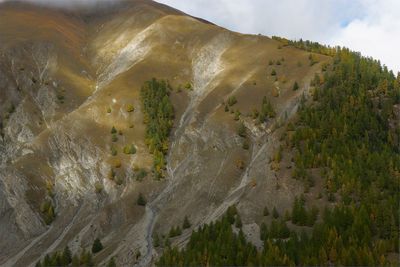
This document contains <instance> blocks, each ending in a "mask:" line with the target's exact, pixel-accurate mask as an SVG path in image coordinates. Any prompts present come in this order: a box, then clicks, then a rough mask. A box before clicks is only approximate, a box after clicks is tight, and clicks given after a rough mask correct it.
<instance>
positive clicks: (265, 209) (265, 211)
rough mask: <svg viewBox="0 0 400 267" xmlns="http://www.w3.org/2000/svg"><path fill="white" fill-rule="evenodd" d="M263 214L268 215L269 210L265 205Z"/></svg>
mask: <svg viewBox="0 0 400 267" xmlns="http://www.w3.org/2000/svg"><path fill="white" fill-rule="evenodd" d="M263 215H264V216H268V215H269V210H268V207H267V206H265V207H264V210H263Z"/></svg>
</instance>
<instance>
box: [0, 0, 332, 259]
mask: <svg viewBox="0 0 400 267" xmlns="http://www.w3.org/2000/svg"><path fill="white" fill-rule="evenodd" d="M0 20H1V22H2V23H1V24H0V39H1V40H5V41H4V42H3V41H2V42H1V44H0V88H1V90H0V112H1V114H2V117H1V122H2V129H1V132H2V135H1V139H0V141H1V143H0V153H1V158H0V163H1V165H0V166H1V167H0V178H1V179H0V181H1V182H0V200H1V206H0V214H1V215H3V216H2V219H1V221H0V224H1V230H0V238H1V240H3V241H2V242H0V251H1V252H0V264H2V265H4V266H28V265H32V264H35V263H36V262H37V260H39V259H40V258H43V257H44V256H45V255H46V254H47V253H50V252H52V251H56V250H62V249H63V248H64V247H65V246H66V245H69V247H70V248H71V250H72V252H73V253H79V251H80V250H81V249H82V248H86V249H90V247H91V245H92V243H93V240H94V239H95V238H96V237H100V238H101V239H102V242H103V244H104V247H105V248H104V250H103V251H101V252H100V253H98V254H96V256H95V258H94V260H95V262H96V263H105V262H107V261H108V260H109V259H110V258H111V257H112V256H116V259H117V262H118V263H119V264H120V265H128V264H134V263H138V264H139V265H147V264H150V263H151V262H152V261H154V259H155V258H156V257H157V256H158V254H159V252H160V251H158V250H155V249H153V248H152V244H149V243H150V242H151V241H152V236H153V234H155V233H156V234H159V235H162V234H168V232H169V229H170V228H171V227H172V226H176V225H180V224H181V223H182V221H183V218H184V217H185V216H188V217H189V218H190V221H191V223H192V229H193V228H194V227H195V226H198V225H201V224H203V223H209V222H211V221H213V220H216V219H218V218H220V217H221V216H222V214H223V213H224V212H225V211H226V209H227V208H228V207H229V206H231V205H233V204H236V205H237V207H238V209H239V212H240V214H242V219H243V224H244V225H245V226H246V228H245V229H247V230H246V234H247V235H248V237H249V238H250V239H251V237H250V235H253V236H254V235H256V233H257V232H258V231H259V230H258V225H257V224H255V222H260V221H261V220H263V218H262V214H261V212H260V210H262V209H263V207H264V206H265V205H268V206H269V207H270V209H271V210H272V207H276V209H277V210H278V212H279V213H280V214H284V213H285V211H286V210H289V209H290V208H291V206H292V203H293V201H294V199H295V196H298V195H300V194H301V193H303V191H304V190H303V184H302V183H301V182H300V181H297V180H294V179H292V178H291V173H292V170H291V167H292V166H293V164H292V163H291V162H290V159H289V156H288V157H287V158H285V159H284V161H283V163H281V164H280V168H279V169H278V168H277V167H276V166H272V167H271V164H272V163H273V162H272V163H271V159H272V158H273V157H274V155H275V154H276V152H277V151H278V150H279V146H280V139H281V135H282V133H283V132H284V131H285V130H284V129H283V128H282V127H280V126H282V125H283V124H284V123H285V122H286V121H288V120H289V119H290V118H291V117H292V116H293V115H294V114H295V112H296V110H297V107H298V105H299V102H300V99H301V97H302V95H305V96H308V95H309V93H310V92H311V91H312V89H313V88H312V87H311V86H310V81H311V80H312V79H313V78H314V75H315V73H321V72H322V67H323V66H324V65H326V64H330V63H331V62H332V58H331V57H329V56H324V55H321V54H316V53H313V57H312V59H310V56H309V55H310V53H309V52H306V51H303V50H300V49H297V48H294V47H291V46H282V44H281V43H280V42H279V41H277V40H272V39H270V38H267V37H263V36H251V35H242V34H238V33H233V32H230V31H227V30H225V29H222V28H220V27H218V26H215V25H213V24H211V23H207V22H204V21H201V20H199V19H196V18H193V17H190V16H188V15H185V14H183V13H181V12H179V11H177V10H174V9H171V8H169V7H166V6H164V5H160V4H157V3H155V2H152V1H124V2H122V4H118V5H115V6H113V7H112V8H110V9H101V8H100V9H99V10H97V11H88V10H70V11H65V10H59V9H51V8H39V7H37V6H34V5H32V6H31V5H26V4H15V3H5V4H1V6H0ZM270 61H273V62H271V65H270V63H269V62H270ZM313 61H315V62H313ZM278 62H279V64H278ZM310 63H312V64H310ZM314 63H315V64H314ZM273 71H275V72H276V75H272V73H273ZM153 77H156V78H157V79H165V80H168V81H169V84H170V85H171V87H172V88H174V90H173V91H172V92H171V93H170V99H171V101H172V104H173V106H174V108H175V120H174V128H173V131H172V133H171V135H170V144H169V152H168V156H167V168H166V177H165V179H161V180H157V179H154V177H153V174H152V173H151V169H152V166H153V155H152V154H150V153H149V149H148V146H147V145H146V142H145V141H146V140H145V133H146V125H145V124H144V123H143V120H144V116H143V111H142V107H141V101H140V88H141V87H142V85H143V84H144V82H145V81H147V80H150V79H151V78H153ZM295 82H297V83H298V85H299V89H298V90H293V85H294V83H295ZM185 87H186V88H185ZM264 96H265V97H266V100H267V101H269V102H270V103H271V105H272V107H273V110H274V112H275V113H276V114H275V116H271V117H270V118H268V119H266V120H264V121H263V122H262V123H259V122H258V120H257V119H253V118H252V113H253V111H254V109H257V110H258V111H259V112H260V111H261V110H262V108H261V107H262V103H263V97H264ZM232 97H235V98H236V100H237V103H236V104H234V105H232V106H229V105H228V106H229V107H228V109H229V112H225V106H226V105H227V103H228V102H229V101H228V100H229V99H230V98H231V99H232ZM130 105H132V106H133V107H134V108H135V110H134V111H133V112H130V111H129V108H128V107H129V106H130ZM231 112H232V113H231ZM238 112H240V114H241V115H238V114H239V113H238ZM235 117H237V119H238V121H236V120H235ZM240 122H242V123H243V124H244V125H245V128H246V132H247V137H246V138H243V137H240V136H239V135H238V133H237V128H238V127H239V125H240ZM113 127H115V128H116V129H117V131H119V130H120V131H122V134H121V135H119V134H117V139H118V140H117V141H116V142H113V140H112V138H113V136H112V134H111V133H110V131H111V129H112V128H113ZM245 140H247V141H246V142H248V146H249V148H248V149H243V142H244V141H245ZM131 144H134V145H135V146H136V150H137V151H136V154H135V155H127V154H124V153H123V148H124V147H125V146H127V145H131ZM113 149H115V150H116V151H117V155H115V156H113V155H112V150H113ZM138 169H144V170H146V171H147V172H148V173H149V174H148V175H147V177H145V178H144V179H143V181H138V179H135V178H134V177H136V176H137V173H138ZM110 173H114V175H112V176H110ZM321 187H322V185H317V186H316V187H315V189H314V190H315V192H313V194H317V192H318V190H320V188H321ZM139 193H142V194H143V195H144V196H145V198H146V200H147V205H146V207H142V206H140V205H137V204H136V199H137V197H138V195H139ZM310 198H311V196H310ZM325 202H326V200H324V199H321V200H316V205H317V206H321V207H322V206H324V205H325ZM49 203H50V204H49ZM49 205H50V206H52V209H54V213H55V214H56V215H55V216H51V214H50V215H49V213H51V212H49V210H50V208H49ZM44 207H45V208H44ZM43 211H44V212H43ZM53 217H54V220H53ZM267 220H268V221H270V220H271V219H267ZM46 221H47V222H49V221H51V223H49V225H46ZM189 234H190V232H189V231H186V232H185V233H184V234H183V235H182V236H181V237H178V238H176V239H175V240H174V242H175V243H176V244H181V245H182V244H184V243H185V242H186V241H187V240H188V237H189ZM138 252H140V255H141V256H139V257H136V256H135V255H137V253H138Z"/></svg>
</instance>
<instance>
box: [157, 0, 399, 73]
mask: <svg viewBox="0 0 400 267" xmlns="http://www.w3.org/2000/svg"><path fill="white" fill-rule="evenodd" d="M157 2H160V3H164V4H167V5H169V6H172V7H175V8H177V9H179V10H182V11H184V12H186V13H188V14H190V15H193V16H196V17H201V18H204V19H206V20H209V21H211V22H213V23H215V24H218V25H220V26H222V27H225V28H227V29H230V30H233V31H237V32H242V33H253V34H259V33H260V34H264V35H268V36H272V35H277V36H281V37H286V38H288V39H300V38H303V39H309V40H312V41H318V42H320V43H323V44H328V45H340V46H346V47H349V48H350V49H352V50H355V51H359V52H361V53H362V54H363V55H365V56H371V57H373V58H376V59H379V60H380V61H381V62H382V64H385V65H387V66H388V67H389V69H392V70H393V71H394V72H398V71H400V0H157Z"/></svg>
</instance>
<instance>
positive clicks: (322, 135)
mask: <svg viewBox="0 0 400 267" xmlns="http://www.w3.org/2000/svg"><path fill="white" fill-rule="evenodd" d="M280 40H283V41H284V39H280ZM285 44H286V45H293V46H296V47H299V48H301V49H305V50H307V51H310V52H316V53H322V54H326V55H330V56H332V57H333V64H332V66H329V67H328V68H326V70H325V71H324V74H323V75H321V76H318V75H316V77H315V78H314V80H313V82H312V85H313V86H314V87H315V91H314V93H313V96H312V99H309V100H306V98H303V99H302V102H301V106H300V108H299V111H298V116H297V118H296V119H295V120H294V121H292V122H290V123H289V124H288V125H287V131H286V134H285V136H286V139H285V143H286V148H285V150H286V151H287V152H289V153H291V154H293V155H294V159H293V160H294V164H295V170H294V172H293V178H294V179H300V180H302V181H304V185H305V188H310V187H313V186H314V184H315V180H316V179H323V182H324V188H323V189H322V191H323V192H321V193H322V194H323V195H324V197H326V199H327V200H329V201H330V202H331V203H330V205H327V206H326V208H325V209H324V210H322V211H321V212H319V219H318V220H316V218H317V213H318V210H316V209H314V208H307V203H305V201H304V199H302V197H300V198H296V200H295V202H294V203H293V209H292V213H291V216H290V220H291V221H292V223H294V224H297V225H308V226H312V225H313V227H312V230H311V231H309V232H308V233H306V232H302V231H297V232H295V231H292V230H290V229H289V228H288V226H287V224H286V221H287V219H288V218H285V219H283V218H278V216H274V217H275V219H274V220H273V221H272V222H271V224H270V225H269V226H267V225H266V224H262V225H261V226H260V228H261V234H260V238H261V240H263V241H264V248H263V249H262V250H257V249H256V247H255V246H254V245H252V244H251V243H248V242H247V241H246V240H245V238H244V235H243V232H242V231H241V230H240V229H238V228H240V227H236V226H233V223H234V221H235V219H234V217H235V216H238V215H237V212H236V210H235V209H234V208H230V209H229V210H228V212H227V214H226V215H225V216H224V217H223V218H222V219H221V220H219V221H217V222H214V223H211V224H208V225H204V226H202V227H200V228H198V229H197V230H196V231H194V232H193V233H192V236H191V238H190V241H189V243H188V245H187V246H186V248H184V249H182V250H179V249H177V248H173V247H170V246H167V248H165V251H164V254H163V256H162V257H161V258H160V259H159V261H158V263H157V265H158V266H234V265H236V266H270V265H303V266H307V265H309V266H312V265H313V266H316V265H318V266H324V265H347V266H356V265H358V266H360V265H363V266H372V265H397V264H398V255H399V254H398V252H399V211H400V209H399V202H400V195H399V181H400V128H399V119H400V114H399V109H397V110H396V109H395V107H396V105H399V103H400V75H397V77H396V76H395V75H394V74H393V73H392V72H391V71H388V69H387V68H386V67H382V66H381V64H380V63H379V61H376V60H373V59H370V58H365V57H362V56H361V55H360V54H359V53H355V52H351V51H349V50H348V49H344V48H330V47H324V46H321V45H319V44H317V43H312V42H303V41H295V42H294V41H287V40H286V42H285ZM311 170H313V172H311ZM315 173H318V175H315ZM328 206H330V208H328ZM261 212H262V211H260V213H261ZM264 213H265V211H264Z"/></svg>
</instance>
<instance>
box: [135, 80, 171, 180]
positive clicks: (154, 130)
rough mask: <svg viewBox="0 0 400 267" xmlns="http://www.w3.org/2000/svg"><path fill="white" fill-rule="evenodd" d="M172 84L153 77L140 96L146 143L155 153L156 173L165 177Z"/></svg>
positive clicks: (146, 83)
mask: <svg viewBox="0 0 400 267" xmlns="http://www.w3.org/2000/svg"><path fill="white" fill-rule="evenodd" d="M170 90H171V87H170V85H169V84H168V83H167V82H166V81H163V80H161V81H158V80H156V79H152V80H150V81H147V82H145V84H144V85H143V87H142V89H141V91H140V96H141V99H142V105H143V113H144V123H145V124H146V126H147V128H146V144H147V145H148V147H149V149H150V153H152V154H153V155H154V165H153V168H154V173H155V175H156V177H158V178H162V177H164V173H163V172H164V170H165V166H166V161H165V155H166V154H167V152H168V137H169V134H170V131H171V128H172V126H173V119H174V108H173V106H172V104H171V102H170V99H169V92H170Z"/></svg>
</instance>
